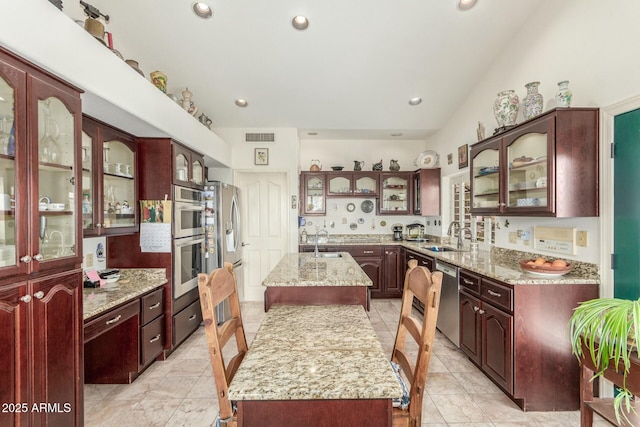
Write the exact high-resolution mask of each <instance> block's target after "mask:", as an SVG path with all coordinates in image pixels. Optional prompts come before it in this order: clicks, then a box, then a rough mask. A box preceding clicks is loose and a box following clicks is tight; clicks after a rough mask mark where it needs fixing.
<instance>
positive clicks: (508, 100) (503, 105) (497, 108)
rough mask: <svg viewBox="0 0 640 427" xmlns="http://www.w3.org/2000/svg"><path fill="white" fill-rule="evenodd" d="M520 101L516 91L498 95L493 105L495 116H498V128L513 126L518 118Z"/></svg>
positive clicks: (505, 91) (507, 91) (503, 92)
mask: <svg viewBox="0 0 640 427" xmlns="http://www.w3.org/2000/svg"><path fill="white" fill-rule="evenodd" d="M519 103H520V100H519V99H518V95H516V93H515V91H514V90H504V91H502V92H499V93H498V98H496V100H495V102H494V103H493V114H494V115H495V116H496V121H497V122H498V126H500V127H505V126H513V125H515V124H516V117H518V105H519Z"/></svg>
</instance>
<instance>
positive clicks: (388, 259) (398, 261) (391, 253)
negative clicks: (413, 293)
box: [382, 246, 404, 298]
mask: <svg viewBox="0 0 640 427" xmlns="http://www.w3.org/2000/svg"><path fill="white" fill-rule="evenodd" d="M400 253H401V251H400V246H385V247H384V276H383V286H382V291H383V294H384V296H385V297H386V298H393V297H398V298H401V297H402V291H403V287H404V281H403V277H404V276H403V275H402V258H401V255H400Z"/></svg>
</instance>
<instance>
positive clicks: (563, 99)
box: [556, 80, 573, 107]
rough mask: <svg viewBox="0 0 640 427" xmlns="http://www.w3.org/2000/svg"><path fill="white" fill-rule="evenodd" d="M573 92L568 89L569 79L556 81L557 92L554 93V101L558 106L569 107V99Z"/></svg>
mask: <svg viewBox="0 0 640 427" xmlns="http://www.w3.org/2000/svg"><path fill="white" fill-rule="evenodd" d="M572 98H573V92H571V89H569V80H563V81H561V82H559V83H558V93H556V102H557V103H558V107H571V99H572Z"/></svg>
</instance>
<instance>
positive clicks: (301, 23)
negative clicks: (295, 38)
mask: <svg viewBox="0 0 640 427" xmlns="http://www.w3.org/2000/svg"><path fill="white" fill-rule="evenodd" d="M291 25H293V28H295V29H296V30H306V29H307V28H308V27H309V20H308V19H307V18H305V17H304V16H302V15H298V16H294V17H293V19H292V20H291Z"/></svg>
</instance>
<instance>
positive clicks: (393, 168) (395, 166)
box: [389, 160, 400, 172]
mask: <svg viewBox="0 0 640 427" xmlns="http://www.w3.org/2000/svg"><path fill="white" fill-rule="evenodd" d="M389 170H390V171H394V172H395V171H399V170H400V164H399V163H398V161H397V160H391V161H390V162H389Z"/></svg>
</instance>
